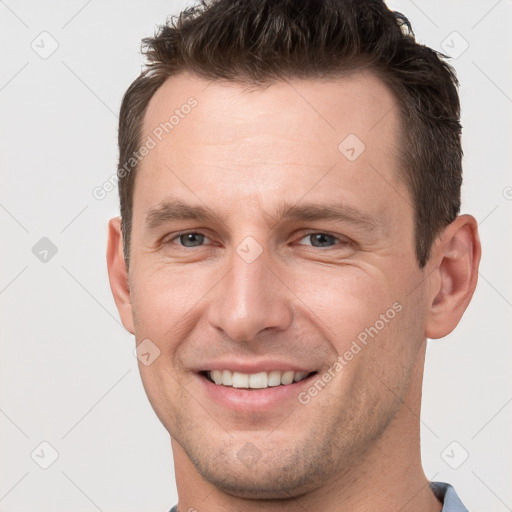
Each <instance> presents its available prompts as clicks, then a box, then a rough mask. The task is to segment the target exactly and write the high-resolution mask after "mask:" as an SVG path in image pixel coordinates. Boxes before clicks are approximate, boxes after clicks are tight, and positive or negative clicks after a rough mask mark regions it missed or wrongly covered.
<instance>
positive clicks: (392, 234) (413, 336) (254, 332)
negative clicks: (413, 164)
mask: <svg viewBox="0 0 512 512" xmlns="http://www.w3.org/2000/svg"><path fill="white" fill-rule="evenodd" d="M191 96H193V97H194V98H196V99H197V101H198V105H197V107H196V108H194V109H193V110H192V111H191V113H190V114H188V115H187V116H185V117H184V119H182V120H180V123H179V125H177V126H175V127H174V129H173V130H172V132H170V133H169V134H168V135H167V136H166V137H165V138H164V139H163V140H162V141H161V142H160V143H159V144H158V145H157V146H156V147H155V148H154V149H152V150H151V151H150V152H149V154H148V155H147V156H146V157H145V158H144V160H143V161H142V162H141V165H140V169H139V171H138V174H137V177H136V186H135V193H134V205H133V226H132V234H131V237H132V238H131V249H130V256H131V260H130V267H129V270H127V269H126V265H125V261H124V259H123V252H122V237H121V232H120V219H119V218H114V219H111V221H110V224H109V245H108V253H107V261H108V270H109V277H110V283H111V288H112V292H113V295H114V299H115V301H116V305H117V307H118V310H119V313H120V316H121V319H122V322H123V324H124V326H125V328H126V329H127V330H128V331H129V332H131V333H133V334H134V335H135V337H136V341H137V343H140V342H142V341H143V340H145V339H150V340H151V341H152V342H153V343H154V344H155V345H156V346H157V347H158V349H159V350H160V356H159V357H158V358H157V359H155V360H154V362H153V363H152V364H150V365H149V366H145V365H143V364H141V363H140V362H139V368H140V373H141V377H142V382H143V385H144V388H145V390H146V393H147V395H148V397H149V400H150V402H151V404H152V406H153V408H154V410H155V412H156V414H157V415H158V417H159V419H160V420H161V422H162V423H163V425H164V426H165V428H166V429H167V430H168V432H169V434H170V436H171V441H172V447H173V454H174V462H175V472H176V482H177V487H178V493H179V504H178V505H179V509H180V511H182V512H183V511H186V510H189V509H190V508H191V507H192V508H194V509H196V510H198V511H202V510H204V511H206V510H207V511H209V512H215V511H217V510H218V511H220V510H222V511H226V510H233V511H234V510H243V511H256V510H265V511H272V510H286V511H301V510H308V509H311V510H322V511H341V510H350V511H352V512H357V511H369V510H376V509H378V510H381V511H388V510H389V511H391V510H401V509H402V508H403V507H404V508H403V510H406V509H409V510H413V509H414V510H419V511H440V510H441V507H442V505H441V503H440V502H439V501H438V500H437V499H436V498H435V497H434V495H433V494H432V493H431V491H430V489H429V488H428V480H427V478H426V476H425V474H424V472H423V469H422V466H421V459H420V439H419V415H420V405H421V385H422V378H423V366H424V358H425V348H426V338H427V337H430V338H439V337H442V336H445V335H446V334H448V333H449V332H451V330H452V329H453V328H454V327H455V326H456V325H457V323H458V321H459V319H460V318H461V316H462V314H463V312H464V310H465V309H466V307H467V305H468V303H469V301H470V299H471V296H472V294H473V291H474V289H475V286H476V280H477V269H478V264H479V260H480V245H479V240H478V234H477V227H476V222H475V219H474V218H473V217H471V216H468V215H462V216H460V217H458V218H457V219H456V220H455V221H454V222H453V223H452V224H450V225H449V226H447V227H446V228H445V229H444V231H443V232H442V233H441V234H440V235H439V237H438V238H437V239H436V241H435V243H434V246H433V248H432V253H431V257H430V259H429V261H428V263H427V265H426V267H425V268H424V269H420V268H419V266H418V262H417V260H416V257H415V252H414V225H413V209H412V199H411V198H410V195H409V192H408V190H407V188H406V186H405V184H404V183H402V182H401V181H400V179H399V178H398V172H397V158H396V154H397V151H398V148H399V147H400V144H399V140H398V136H397V133H398V127H399V122H400V121H399V118H398V109H397V108H396V106H397V104H396V101H395V99H394V97H393V95H392V94H391V92H390V91H389V90H388V89H387V87H386V86H385V85H384V84H383V83H382V82H381V81H380V80H379V79H378V78H376V77H375V76H373V75H372V74H370V73H367V72H365V73H357V74H355V75H352V76H346V77H341V78H338V79H329V80H326V81H319V80H292V81H290V82H285V81H283V82H278V83H275V84H273V85H271V86H269V87H267V88H259V89H257V88H252V89H250V88H247V87H244V86H242V85H240V84H233V83H231V84H228V83H223V82H217V81H214V82H207V81H204V80H202V79H200V78H197V77H194V76H192V75H190V74H188V73H182V74H180V75H177V76H174V77H172V78H169V79H168V80H167V81H166V83H165V84H164V85H163V86H162V87H161V88H160V89H159V90H158V91H157V92H156V94H155V95H154V97H153V98H152V100H151V102H150V104H149V107H148V111H147V113H146V116H145V119H144V135H143V140H144V139H145V138H146V137H147V136H148V135H151V133H152V131H153V130H154V128H155V127H156V126H158V125H159V123H160V122H163V121H165V120H166V119H168V117H169V115H170V114H169V113H172V112H173V111H174V110H175V109H176V108H180V106H181V105H183V104H184V103H185V102H186V101H187V99H188V98H189V97H191ZM348 134H356V135H357V137H358V138H359V139H360V140H361V141H363V143H364V144H365V150H364V152H362V153H361V154H360V156H359V157H358V158H357V159H356V160H354V161H349V160H348V159H347V158H346V157H345V156H344V155H343V154H342V153H341V152H340V151H339V150H338V145H339V144H340V142H342V141H343V140H344V139H345V137H347V135H348ZM171 198H172V199H180V200H181V201H182V202H183V203H186V204H189V205H198V206H206V207H208V208H209V209H210V210H211V211H212V212H214V214H215V215H214V217H213V219H210V220H208V221H206V222H205V221H197V220H168V221H167V222H165V223H164V224H162V225H160V226H159V227H156V228H154V229H149V228H148V226H147V223H146V217H147V215H148V212H149V211H150V210H151V209H152V208H153V209H154V208H158V206H159V205H161V204H162V202H163V201H165V200H170V199H171ZM284 201H286V202H288V203H290V204H291V205H303V204H306V203H314V204H317V205H328V204H342V205H344V206H346V207H349V208H351V209H352V210H350V211H351V212H352V211H353V210H356V209H357V211H358V212H360V213H361V214H362V215H363V216H364V217H365V219H366V221H367V222H366V223H362V222H356V221H354V219H351V220H350V219H345V220H332V219H331V220H329V219H327V220H322V219H320V220H314V221H311V220H307V221H304V220H302V221H301V220H290V219H288V220H286V219H281V218H280V217H279V216H278V211H279V207H280V206H281V205H282V203H283V202H284ZM183 231H186V232H189V231H191V232H199V233H201V234H204V235H205V238H204V239H201V238H199V241H198V239H197V238H196V239H195V241H196V245H193V246H188V247H186V246H184V244H186V243H187V240H185V242H184V241H183V238H181V239H180V238H179V237H178V236H177V235H178V234H180V233H181V232H183ZM313 233H326V234H327V235H332V236H331V237H329V236H327V238H323V240H324V241H326V246H321V247H318V246H315V245H314V244H315V240H316V239H315V237H313V239H312V238H311V237H310V236H309V235H311V234H313ZM246 237H252V238H253V239H254V240H255V241H256V242H257V243H258V244H259V246H260V248H261V251H262V252H261V254H260V255H259V257H257V258H256V259H255V260H254V261H252V262H251V263H248V262H247V261H245V260H244V259H243V258H242V257H241V256H240V254H239V253H238V252H237V247H238V246H239V244H240V243H241V242H242V241H244V239H246ZM180 244H181V245H180ZM251 250H253V249H251ZM393 304H395V305H396V304H399V305H400V306H401V310H400V312H398V313H396V315H394V317H393V319H391V320H389V321H388V322H387V323H385V326H384V327H383V328H382V329H380V330H379V332H378V334H377V335H375V336H374V337H373V338H371V339H370V340H369V342H368V343H367V345H365V346H363V347H362V349H361V350H360V351H359V352H358V353H357V354H356V355H355V356H354V357H353V358H352V359H351V360H350V361H348V362H347V364H346V365H345V366H344V367H343V370H342V371H340V372H337V373H336V375H335V377H334V378H333V379H332V380H331V381H330V382H329V383H328V384H327V385H326V386H325V387H324V388H323V389H322V390H321V391H320V392H318V394H317V395H316V396H314V397H313V398H312V399H311V401H310V402H309V403H308V404H307V405H304V404H302V403H300V401H299V400H298V397H297V393H295V394H294V395H293V396H290V397H287V398H286V399H283V400H282V401H281V402H280V403H279V406H278V407H270V408H267V409H264V410H263V409H251V407H247V406H245V407H244V405H243V404H240V405H239V406H238V407H235V408H228V407H225V406H223V405H222V404H219V403H217V402H216V401H215V400H212V399H211V396H210V395H209V394H208V393H206V392H205V385H204V377H202V376H200V375H199V374H198V371H199V369H205V368H207V367H208V364H211V362H213V361H218V360H220V359H223V360H224V359H227V358H229V359H236V360H240V361H244V362H245V361H262V360H266V361H268V360H275V359H277V360H280V361H287V362H289V363H290V364H292V365H296V366H298V367H300V368H302V367H304V368H308V369H310V370H314V371H317V372H318V375H323V374H325V372H326V371H328V369H329V368H330V367H332V365H333V363H334V362H335V361H336V360H337V358H338V357H339V356H342V357H343V354H345V353H346V351H347V350H348V349H349V348H350V346H351V343H352V342H353V341H354V340H356V339H357V336H358V334H360V333H361V332H363V331H364V330H365V328H368V327H370V326H374V325H376V321H377V320H379V318H381V316H380V315H382V314H385V313H386V311H388V310H389V309H390V308H392V307H393ZM309 386H311V384H309ZM309 386H308V387H309ZM308 387H306V388H305V389H306V390H307V389H308ZM299 389H300V390H301V391H303V390H304V388H301V387H300V386H299ZM248 443H249V445H248ZM247 445H248V446H250V447H251V450H255V451H256V453H258V454H259V458H257V460H256V462H254V464H252V465H251V467H248V466H247V465H246V464H245V463H244V461H243V460H242V458H241V457H240V455H239V454H240V450H241V449H243V447H244V446H247Z"/></svg>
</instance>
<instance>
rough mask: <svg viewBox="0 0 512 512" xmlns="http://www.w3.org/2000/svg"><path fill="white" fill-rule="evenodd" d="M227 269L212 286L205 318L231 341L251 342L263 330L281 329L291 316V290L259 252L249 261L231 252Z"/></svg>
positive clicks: (267, 259)
mask: <svg viewBox="0 0 512 512" xmlns="http://www.w3.org/2000/svg"><path fill="white" fill-rule="evenodd" d="M230 266H231V270H230V271H229V272H228V273H227V274H226V275H225V276H224V277H223V278H222V279H221V281H220V282H219V283H218V285H217V286H215V294H214V295H213V298H212V301H211V302H210V304H209V310H208V320H209V323H210V325H212V326H213V327H214V328H216V329H218V330H221V331H223V333H224V334H225V335H227V336H229V338H231V339H232V340H233V341H237V342H243V341H248V342H249V341H252V340H254V339H255V338H257V336H258V335H259V334H260V333H262V332H263V331H265V330H268V331H269V332H270V331H271V330H275V331H283V330H285V329H287V328H288V327H289V326H290V324H291V322H292V317H293V311H292V307H291V295H292V294H291V293H290V291H289V290H288V288H287V287H286V285H285V283H284V282H283V281H282V280H281V278H280V277H278V276H279V271H278V270H277V269H273V268H272V266H273V265H272V263H271V258H270V257H268V256H267V253H266V251H263V252H262V253H261V254H260V255H259V256H258V257H257V258H256V259H254V260H253V261H251V258H247V257H246V255H245V254H244V253H243V252H242V251H239V252H236V251H233V255H232V257H231V258H230Z"/></svg>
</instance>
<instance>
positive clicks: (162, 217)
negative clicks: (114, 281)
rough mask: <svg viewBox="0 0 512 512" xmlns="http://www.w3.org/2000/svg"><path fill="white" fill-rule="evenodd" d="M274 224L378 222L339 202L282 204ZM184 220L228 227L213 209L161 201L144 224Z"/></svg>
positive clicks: (151, 225) (366, 225) (370, 225)
mask: <svg viewBox="0 0 512 512" xmlns="http://www.w3.org/2000/svg"><path fill="white" fill-rule="evenodd" d="M270 216H271V217H272V218H273V219H274V221H275V222H276V223H277V222H281V221H286V220H288V221H298V222H301V221H309V222H314V221H337V222H343V223H349V224H353V225H356V226H359V227H362V228H365V229H371V230H373V229H375V228H377V227H378V222H377V220H376V219H375V218H373V217H371V216H370V215H368V214H366V213H364V212H362V211H360V210H359V209H357V208H355V207H353V206H349V205H344V204H342V203H341V202H340V203H322V204H316V203H305V204H291V203H287V202H283V203H281V204H280V205H279V206H278V208H277V210H276V212H275V213H273V214H270ZM182 220H195V221H199V222H215V221H217V222H219V221H220V222H222V223H223V224H227V218H226V217H225V216H224V215H221V214H217V213H215V212H213V210H212V209H211V208H208V207H206V206H201V205H190V204H187V203H184V202H183V201H181V200H179V199H170V200H164V201H162V202H160V203H159V204H158V205H156V206H154V207H152V208H150V209H149V210H148V212H147V216H146V220H145V225H146V227H147V229H149V230H155V229H157V228H159V227H161V226H162V225H164V224H167V223H170V222H176V221H182Z"/></svg>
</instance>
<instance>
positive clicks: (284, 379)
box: [201, 370, 317, 389]
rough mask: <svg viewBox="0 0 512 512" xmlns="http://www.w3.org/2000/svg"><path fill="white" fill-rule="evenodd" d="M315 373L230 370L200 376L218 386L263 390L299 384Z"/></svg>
mask: <svg viewBox="0 0 512 512" xmlns="http://www.w3.org/2000/svg"><path fill="white" fill-rule="evenodd" d="M316 373H317V372H309V373H308V372H294V371H292V370H287V371H279V370H273V371H270V372H258V373H241V372H232V371H230V370H211V371H203V372H201V375H202V376H203V377H205V378H206V379H207V380H209V381H210V382H212V383H214V384H217V385H218V386H228V387H233V388H239V389H265V388H270V387H277V386H289V385H291V384H294V383H296V382H300V381H302V380H304V379H307V378H308V377H310V376H312V375H315V374H316Z"/></svg>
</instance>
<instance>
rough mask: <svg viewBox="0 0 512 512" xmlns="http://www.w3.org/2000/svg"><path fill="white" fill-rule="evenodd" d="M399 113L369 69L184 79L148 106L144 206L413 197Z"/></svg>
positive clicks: (140, 181) (174, 80) (141, 180)
mask: <svg viewBox="0 0 512 512" xmlns="http://www.w3.org/2000/svg"><path fill="white" fill-rule="evenodd" d="M398 112H399V109H398V108H397V102H396V100H395V98H394V96H393V94H392V93H391V91H390V90H389V89H388V88H387V87H386V85H385V84H384V83H383V82H382V81H381V80H380V79H379V78H377V77H376V76H375V75H374V74H372V73H369V72H358V73H356V74H352V75H350V76H345V77H340V78H336V79H329V80H315V79H310V80H302V79H301V80H299V79H296V80H287V81H284V80H283V81H280V82H276V83H274V84H272V85H269V86H266V87H247V86H244V85H241V84H237V83H228V82H222V81H207V80H203V79H200V78H198V77H196V76H194V75H191V74H189V73H182V74H180V75H176V76H174V77H171V78H169V79H168V80H167V81H166V82H165V83H164V84H163V85H162V86H161V87H160V89H158V91H157V92H156V93H155V95H154V96H153V98H152V99H151V101H150V103H149V105H148V108H147V111H146V115H145V117H144V123H143V135H142V140H143V141H145V140H149V139H151V140H152V141H153V142H154V147H153V148H152V149H151V151H150V152H149V154H148V155H147V156H145V157H144V159H143V160H142V162H141V163H140V165H139V172H138V173H137V179H136V181H137V184H136V187H135V188H136V190H135V195H137V190H139V192H140V194H141V195H142V199H143V201H144V203H145V204H144V205H143V207H144V209H147V208H148V207H150V206H152V205H154V204H155V203H157V202H158V200H161V199H162V198H163V197H164V196H165V192H167V193H170V192H175V191H176V190H181V192H183V193H184V194H187V195H189V196H190V197H192V196H196V197H195V200H197V197H199V198H201V197H202V198H207V197H215V198H217V199H218V200H219V201H221V202H222V201H224V200H225V201H226V205H227V204H228V200H232V199H233V194H235V193H236V197H237V199H238V201H239V204H241V202H243V201H249V202H250V201H251V200H252V199H253V198H254V197H255V196H258V197H259V198H260V199H261V197H262V196H265V197H264V198H263V199H264V200H267V199H268V201H271V200H272V197H273V196H272V194H273V193H274V195H275V197H277V196H280V199H282V196H283V194H285V195H290V194H291V195H290V197H289V198H288V199H289V200H290V201H292V202H293V201H296V200H297V199H298V195H300V194H301V193H305V192H306V191H308V192H307V193H308V197H309V198H310V199H315V195H316V196H317V198H318V197H324V196H329V197H326V200H328V201H329V200H335V199H336V197H337V193H340V194H341V195H344V196H347V197H346V199H349V200H350V199H354V198H355V199H357V197H358V196H361V195H365V196H366V200H367V202H368V203H369V204H370V203H371V202H372V201H373V202H374V204H375V207H377V206H378V205H379V204H380V203H382V204H381V206H384V202H383V201H382V196H383V195H385V194H388V196H396V195H397V194H398V195H399V196H401V197H402V198H403V196H404V195H407V192H406V191H405V189H404V187H403V184H401V183H400V182H399V180H398V172H397V165H398V159H397V157H396V155H397V153H398V145H399V144H398V127H399V117H398ZM333 170H334V171H333ZM320 182H321V183H320ZM386 183H387V185H386ZM317 184H318V185H317ZM171 189H172V190H171ZM294 193H295V197H293V194H294ZM394 199H396V197H395V198H394ZM390 200H391V201H392V200H393V197H390ZM388 202H389V201H388ZM245 204H248V203H247V202H246V203H245Z"/></svg>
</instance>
